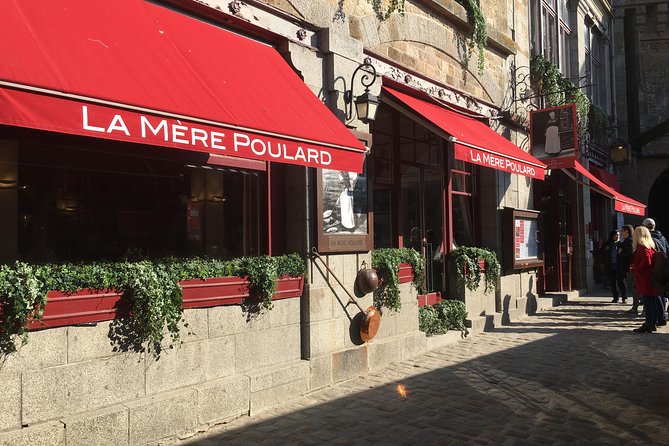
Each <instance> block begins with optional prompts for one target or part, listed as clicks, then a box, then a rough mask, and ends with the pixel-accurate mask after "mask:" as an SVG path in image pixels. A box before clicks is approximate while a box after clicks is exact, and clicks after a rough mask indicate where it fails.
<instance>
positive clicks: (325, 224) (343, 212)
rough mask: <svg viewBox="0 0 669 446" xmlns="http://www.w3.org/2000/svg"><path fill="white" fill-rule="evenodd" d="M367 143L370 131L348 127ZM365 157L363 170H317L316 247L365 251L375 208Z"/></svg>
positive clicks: (369, 242)
mask: <svg viewBox="0 0 669 446" xmlns="http://www.w3.org/2000/svg"><path fill="white" fill-rule="evenodd" d="M351 132H352V133H353V134H354V135H355V136H356V137H357V138H358V140H360V141H362V142H363V143H364V144H365V145H366V146H367V147H371V145H372V135H370V134H369V133H362V132H357V131H354V130H352V131H351ZM368 165H369V163H368V162H367V160H365V163H364V166H363V172H362V173H355V172H345V171H339V170H329V169H318V170H317V171H316V206H315V208H316V228H317V234H316V235H317V237H316V239H317V244H318V251H319V252H323V253H330V252H366V251H370V250H371V249H372V244H373V241H374V212H373V211H372V203H371V194H370V192H369V183H368V181H369V180H368V178H369V175H368V173H369V172H368V167H369V166H368Z"/></svg>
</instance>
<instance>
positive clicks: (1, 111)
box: [0, 88, 364, 173]
mask: <svg viewBox="0 0 669 446" xmlns="http://www.w3.org/2000/svg"><path fill="white" fill-rule="evenodd" d="M0 123H1V124H7V125H14V126H21V127H29V128H35V129H40V130H48V131H55V132H61V133H69V134H74V135H82V136H90V137H94V138H104V139H111V140H116V141H127V142H134V143H141V144H150V145H155V146H163V147H173V148H178V149H186V150H194V151H198V152H206V153H212V154H219V155H229V156H235V157H240V158H249V159H257V160H263V161H275V162H280V163H289V164H299V165H302V166H308V167H316V168H328V169H334V170H343V171H347V172H357V173H360V172H361V171H362V163H363V160H364V153H363V152H361V151H353V150H347V149H344V148H335V147H328V146H323V145H320V144H316V143H306V142H304V141H299V140H293V139H290V137H283V136H279V135H277V136H275V135H263V134H261V133H255V132H253V131H246V130H237V129H234V128H228V127H222V126H221V127H218V126H215V125H208V124H204V123H199V122H192V121H187V120H181V119H176V118H173V117H164V116H160V115H158V114H151V113H139V112H136V111H129V110H126V109H122V108H115V107H110V106H102V105H97V104H91V103H85V102H80V101H75V100H70V99H64V98H59V97H55V96H48V95H42V94H35V93H29V92H24V91H19V90H12V89H3V88H0Z"/></svg>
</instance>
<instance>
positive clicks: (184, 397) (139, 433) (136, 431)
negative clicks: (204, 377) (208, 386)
mask: <svg viewBox="0 0 669 446" xmlns="http://www.w3.org/2000/svg"><path fill="white" fill-rule="evenodd" d="M126 406H127V407H128V410H129V411H130V415H129V420H130V429H129V432H130V435H129V437H130V444H131V445H133V446H134V445H143V444H146V443H149V442H152V441H153V442H155V441H157V440H160V439H161V438H166V437H172V436H176V435H178V434H182V433H186V432H190V431H192V430H193V429H195V427H196V426H197V391H196V390H195V389H187V390H179V391H176V392H170V393H168V394H164V395H160V396H156V397H151V398H144V399H141V400H138V401H133V402H130V403H127V404H126Z"/></svg>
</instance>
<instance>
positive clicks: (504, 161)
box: [455, 142, 545, 180]
mask: <svg viewBox="0 0 669 446" xmlns="http://www.w3.org/2000/svg"><path fill="white" fill-rule="evenodd" d="M455 159H456V160H460V161H466V162H468V163H472V164H478V165H479V166H485V167H491V168H493V169H497V170H503V171H505V172H510V173H515V174H517V175H524V176H526V177H530V178H536V179H538V180H543V179H544V175H545V171H544V169H543V168H540V167H537V166H533V165H531V164H528V163H526V162H523V161H521V160H518V159H514V158H511V157H505V156H502V155H501V154H499V153H493V152H487V151H483V150H479V149H474V148H472V147H468V146H464V145H462V144H458V143H457V142H456V143H455Z"/></svg>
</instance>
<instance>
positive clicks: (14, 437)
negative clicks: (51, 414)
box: [0, 422, 65, 446]
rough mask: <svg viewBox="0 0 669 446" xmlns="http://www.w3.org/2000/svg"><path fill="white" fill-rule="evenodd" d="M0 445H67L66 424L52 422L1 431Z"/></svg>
mask: <svg viewBox="0 0 669 446" xmlns="http://www.w3.org/2000/svg"><path fill="white" fill-rule="evenodd" d="M0 446H65V426H64V425H63V423H60V422H51V423H43V424H38V425H35V426H30V427H26V428H24V429H16V430H12V431H9V432H4V433H0Z"/></svg>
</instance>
